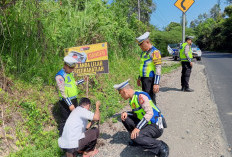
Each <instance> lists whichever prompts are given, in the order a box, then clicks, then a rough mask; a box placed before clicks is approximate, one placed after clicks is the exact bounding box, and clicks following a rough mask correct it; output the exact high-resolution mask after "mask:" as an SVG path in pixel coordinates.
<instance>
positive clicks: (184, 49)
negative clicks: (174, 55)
mask: <svg viewBox="0 0 232 157" xmlns="http://www.w3.org/2000/svg"><path fill="white" fill-rule="evenodd" d="M191 45H192V38H191V37H186V39H185V43H183V44H182V46H181V48H180V60H181V65H182V75H181V86H182V88H181V90H182V91H185V92H193V90H192V89H190V88H189V79H190V74H191V70H192V66H193V63H192V59H193V54H192V48H191Z"/></svg>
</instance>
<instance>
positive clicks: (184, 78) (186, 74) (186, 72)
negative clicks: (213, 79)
mask: <svg viewBox="0 0 232 157" xmlns="http://www.w3.org/2000/svg"><path fill="white" fill-rule="evenodd" d="M181 65H182V75H181V86H182V87H183V88H185V89H187V88H189V79H190V74H191V71H192V67H191V66H190V62H181Z"/></svg>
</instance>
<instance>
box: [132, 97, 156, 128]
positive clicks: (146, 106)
mask: <svg viewBox="0 0 232 157" xmlns="http://www.w3.org/2000/svg"><path fill="white" fill-rule="evenodd" d="M139 103H140V105H141V107H142V108H143V110H144V111H145V115H144V117H143V119H142V120H140V122H139V123H138V124H137V126H136V128H137V129H139V130H141V129H142V128H143V127H145V126H146V125H147V123H148V122H149V121H150V120H151V118H152V117H153V114H154V113H153V109H152V107H151V105H150V102H149V99H148V97H147V96H146V95H143V94H140V95H139Z"/></svg>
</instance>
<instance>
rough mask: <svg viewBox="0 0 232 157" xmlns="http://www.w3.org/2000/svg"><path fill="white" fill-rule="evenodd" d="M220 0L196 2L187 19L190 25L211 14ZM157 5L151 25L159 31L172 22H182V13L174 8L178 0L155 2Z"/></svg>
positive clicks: (223, 4) (222, 2)
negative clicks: (203, 14) (202, 14)
mask: <svg viewBox="0 0 232 157" xmlns="http://www.w3.org/2000/svg"><path fill="white" fill-rule="evenodd" d="M217 1H218V0H195V3H194V4H193V5H192V6H191V8H190V9H189V10H188V11H187V13H186V17H187V21H188V26H189V23H190V22H191V21H192V20H194V19H196V18H197V17H198V15H199V14H201V13H205V12H206V13H209V11H210V9H211V8H212V7H213V6H214V5H215V4H216V3H217ZM153 2H155V3H156V11H155V12H153V14H152V15H151V21H150V23H151V24H152V25H155V26H156V27H158V28H159V29H163V28H164V27H166V26H167V25H168V24H169V23H170V22H178V23H179V22H180V20H181V19H180V17H181V16H182V12H181V11H180V10H179V9H178V8H177V7H176V6H174V3H175V2H176V0H153ZM226 5H227V4H225V0H221V9H222V11H224V8H225V6H226Z"/></svg>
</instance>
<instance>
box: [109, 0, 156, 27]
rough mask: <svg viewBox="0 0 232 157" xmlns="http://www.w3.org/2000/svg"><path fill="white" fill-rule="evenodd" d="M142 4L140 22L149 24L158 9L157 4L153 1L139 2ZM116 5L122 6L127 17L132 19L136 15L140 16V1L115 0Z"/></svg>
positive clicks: (144, 0)
mask: <svg viewBox="0 0 232 157" xmlns="http://www.w3.org/2000/svg"><path fill="white" fill-rule="evenodd" d="M139 2H140V21H142V22H143V23H146V24H148V23H149V21H150V17H151V14H152V12H153V11H155V9H156V5H155V3H153V2H152V0H139ZM113 3H114V4H117V5H120V6H121V7H122V8H124V9H123V10H124V11H125V13H126V14H127V17H128V18H129V19H130V18H131V16H132V15H133V14H134V13H136V14H138V0H114V2H113Z"/></svg>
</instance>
